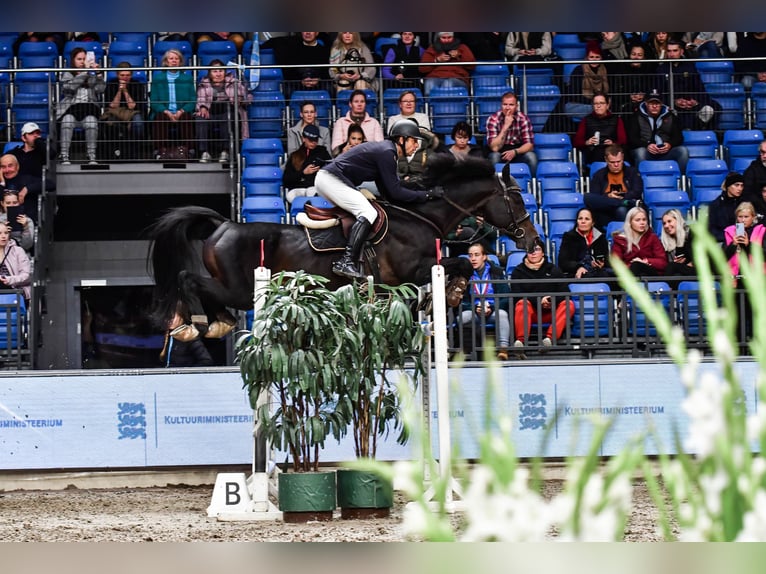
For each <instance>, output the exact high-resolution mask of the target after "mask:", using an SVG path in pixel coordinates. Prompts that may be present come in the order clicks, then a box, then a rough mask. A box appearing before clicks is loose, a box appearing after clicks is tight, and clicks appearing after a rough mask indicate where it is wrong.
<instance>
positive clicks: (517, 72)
mask: <svg viewBox="0 0 766 574" xmlns="http://www.w3.org/2000/svg"><path fill="white" fill-rule="evenodd" d="M513 77H514V86H515V88H516V92H518V93H520V94H523V93H524V92H525V90H526V88H528V87H529V86H550V85H551V84H553V82H554V81H553V68H541V67H539V66H525V65H519V64H515V65H514V66H513Z"/></svg>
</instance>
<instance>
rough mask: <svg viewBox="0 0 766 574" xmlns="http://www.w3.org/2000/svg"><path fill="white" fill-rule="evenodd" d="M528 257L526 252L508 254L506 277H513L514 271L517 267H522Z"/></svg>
mask: <svg viewBox="0 0 766 574" xmlns="http://www.w3.org/2000/svg"><path fill="white" fill-rule="evenodd" d="M526 255H527V253H526V251H511V252H510V253H508V258H507V259H506V260H505V276H506V277H509V278H510V276H511V273H513V270H514V269H515V268H516V266H517V265H520V264H521V262H522V261H524V257H525V256H526Z"/></svg>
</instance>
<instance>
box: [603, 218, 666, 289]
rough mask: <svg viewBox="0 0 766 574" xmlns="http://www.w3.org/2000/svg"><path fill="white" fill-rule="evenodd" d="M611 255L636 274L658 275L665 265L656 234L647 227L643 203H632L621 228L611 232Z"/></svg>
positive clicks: (663, 251) (663, 250) (662, 251)
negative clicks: (613, 234)
mask: <svg viewBox="0 0 766 574" xmlns="http://www.w3.org/2000/svg"><path fill="white" fill-rule="evenodd" d="M612 255H614V256H615V257H617V258H618V259H620V260H621V261H622V262H623V263H625V265H627V266H628V267H629V268H630V272H631V273H633V275H635V276H636V277H646V276H657V275H662V274H663V272H664V271H665V268H666V267H667V265H668V260H667V259H666V256H665V249H664V248H663V247H662V243H661V242H660V238H659V237H657V234H656V233H654V231H652V229H651V227H649V218H648V216H647V214H646V211H645V210H644V208H643V207H633V208H631V210H630V211H628V215H627V216H626V217H625V225H624V226H623V228H622V232H620V233H617V234H615V236H614V240H613V241H612Z"/></svg>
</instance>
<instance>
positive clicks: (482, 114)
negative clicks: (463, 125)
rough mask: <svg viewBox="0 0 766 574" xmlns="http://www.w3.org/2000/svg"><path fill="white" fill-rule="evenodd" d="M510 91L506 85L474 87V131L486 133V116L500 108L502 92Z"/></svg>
mask: <svg viewBox="0 0 766 574" xmlns="http://www.w3.org/2000/svg"><path fill="white" fill-rule="evenodd" d="M510 91H512V90H511V89H510V88H509V87H508V86H481V87H477V88H474V91H473V101H474V106H475V107H476V115H477V116H478V120H477V124H478V125H477V126H476V131H477V132H479V133H482V134H483V133H486V131H487V118H489V116H491V115H492V114H494V113H495V112H497V111H498V110H500V107H501V102H502V97H503V94H505V93H506V92H510Z"/></svg>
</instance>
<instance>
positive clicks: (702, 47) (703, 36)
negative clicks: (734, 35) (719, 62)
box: [682, 32, 724, 58]
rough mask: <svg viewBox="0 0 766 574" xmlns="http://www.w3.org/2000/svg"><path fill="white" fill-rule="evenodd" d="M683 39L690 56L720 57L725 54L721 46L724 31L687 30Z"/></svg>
mask: <svg viewBox="0 0 766 574" xmlns="http://www.w3.org/2000/svg"><path fill="white" fill-rule="evenodd" d="M682 40H683V41H685V42H686V51H687V52H688V53H689V57H690V58H720V57H722V56H723V51H722V50H721V46H722V45H723V41H724V33H723V32H687V33H686V34H684V36H683V38H682Z"/></svg>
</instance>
